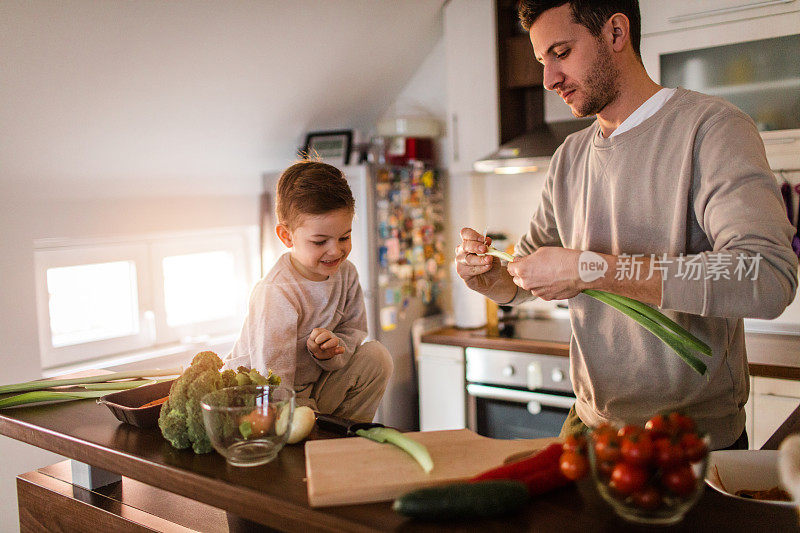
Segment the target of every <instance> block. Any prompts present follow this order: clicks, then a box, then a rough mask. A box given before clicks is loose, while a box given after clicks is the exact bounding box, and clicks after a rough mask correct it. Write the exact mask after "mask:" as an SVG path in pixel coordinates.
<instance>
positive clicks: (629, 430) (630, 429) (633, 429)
mask: <svg viewBox="0 0 800 533" xmlns="http://www.w3.org/2000/svg"><path fill="white" fill-rule="evenodd" d="M642 431H644V430H643V429H642V428H641V427H639V426H634V425H630V424H629V425H627V426H623V427H622V428H621V429H620V430H619V431H618V432H617V436H618V437H619V438H621V439H624V438H625V437H632V436H634V435H638V434H639V433H641V432H642Z"/></svg>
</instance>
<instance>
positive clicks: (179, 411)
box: [158, 352, 280, 453]
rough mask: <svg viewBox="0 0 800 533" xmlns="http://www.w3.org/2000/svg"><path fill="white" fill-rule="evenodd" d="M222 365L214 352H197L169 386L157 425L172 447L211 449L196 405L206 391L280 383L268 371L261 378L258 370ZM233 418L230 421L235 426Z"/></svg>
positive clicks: (200, 409) (202, 451)
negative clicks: (226, 367) (224, 366)
mask: <svg viewBox="0 0 800 533" xmlns="http://www.w3.org/2000/svg"><path fill="white" fill-rule="evenodd" d="M222 366H223V363H222V360H221V359H220V358H219V357H218V356H217V354H215V353H214V352H200V353H198V354H197V355H195V356H194V359H192V364H191V366H190V367H189V368H187V369H186V370H185V371H184V372H183V374H181V376H180V377H179V378H178V379H176V380H175V382H174V383H173V384H172V387H170V391H169V399H168V400H167V401H166V402H164V404H163V405H162V406H161V413H160V415H159V418H158V427H159V428H160V429H161V434H162V435H163V436H164V438H165V439H167V440H168V441H169V443H170V444H171V445H172V446H174V447H175V448H178V449H185V448H188V447H189V446H191V447H192V449H193V450H194V452H195V453H208V452H210V451H211V450H212V449H213V448H212V446H211V441H210V440H209V439H208V435H207V434H206V430H205V425H204V424H203V409H202V407H201V406H200V400H201V399H202V398H203V396H205V395H206V394H208V393H209V392H213V391H216V390H219V389H223V388H226V387H232V386H236V385H250V384H267V383H269V384H270V385H276V384H278V383H280V378H279V377H278V376H275V375H274V374H272V372H271V371H270V372H269V376H268V377H267V378H265V377H264V376H262V375H261V374H260V373H259V372H258V371H256V370H250V369H249V368H245V367H239V369H237V370H238V371H237V372H234V371H233V370H225V371H224V372H220V368H222ZM276 380H277V382H276ZM234 422H235V421H231V422H230V423H231V424H233V425H234V426H235V424H234ZM232 427H233V426H232Z"/></svg>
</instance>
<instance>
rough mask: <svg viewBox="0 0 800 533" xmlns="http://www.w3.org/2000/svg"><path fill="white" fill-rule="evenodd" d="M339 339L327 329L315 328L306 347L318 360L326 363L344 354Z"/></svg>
mask: <svg viewBox="0 0 800 533" xmlns="http://www.w3.org/2000/svg"><path fill="white" fill-rule="evenodd" d="M339 343H340V341H339V337H337V336H336V335H334V334H333V333H332V332H330V331H328V330H327V329H325V328H314V330H313V331H312V332H311V335H309V336H308V340H307V341H306V347H308V351H309V352H311V354H312V355H313V356H314V357H316V358H317V359H319V360H321V361H324V360H325V359H330V358H331V357H335V356H337V355H339V354H342V353H344V347H343V346H339Z"/></svg>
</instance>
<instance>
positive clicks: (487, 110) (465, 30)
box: [444, 0, 500, 179]
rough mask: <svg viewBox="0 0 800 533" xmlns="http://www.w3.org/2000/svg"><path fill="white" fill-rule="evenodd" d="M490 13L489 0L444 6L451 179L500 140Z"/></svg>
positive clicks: (494, 41)
mask: <svg viewBox="0 0 800 533" xmlns="http://www.w3.org/2000/svg"><path fill="white" fill-rule="evenodd" d="M495 17H496V15H495V2H494V1H493V0H451V1H450V2H448V3H447V5H446V6H445V9H444V42H445V60H446V80H447V82H446V83H447V116H448V124H447V138H448V142H449V144H450V149H449V150H448V152H449V161H448V169H449V171H450V175H451V176H453V177H454V178H455V177H456V176H459V175H464V174H470V173H472V164H473V163H474V162H475V161H477V160H478V159H480V158H481V157H484V156H486V155H487V154H488V153H490V152H491V151H493V150H495V149H497V146H498V145H499V139H500V132H499V130H500V126H499V124H500V123H499V118H498V96H497V29H496V24H495ZM455 179H457V178H455Z"/></svg>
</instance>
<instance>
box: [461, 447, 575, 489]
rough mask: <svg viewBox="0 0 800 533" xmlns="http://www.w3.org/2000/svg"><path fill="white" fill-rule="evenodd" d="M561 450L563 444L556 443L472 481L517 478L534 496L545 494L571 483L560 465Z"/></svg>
mask: <svg viewBox="0 0 800 533" xmlns="http://www.w3.org/2000/svg"><path fill="white" fill-rule="evenodd" d="M561 452H562V446H561V444H560V443H554V444H551V445H550V446H548V447H547V448H545V449H544V450H542V451H540V452H538V453H536V454H534V455H532V456H531V457H526V458H525V459H520V460H519V461H515V462H513V463H508V464H505V465H502V466H498V467H497V468H492V469H491V470H487V471H485V472H481V473H480V474H478V475H477V476H475V477H473V478H472V479H471V480H470V481H483V480H487V479H515V480H518V481H522V482H523V483H525V485H526V486H527V487H528V491H529V492H530V493H531V495H532V496H537V495H539V494H544V493H545V492H548V491H550V490H554V489H557V488H559V487H563V486H564V485H567V484H568V483H570V481H569V480H568V479H567V478H566V477H564V475H563V474H562V473H561V470H560V468H559V466H558V463H559V460H560V458H561Z"/></svg>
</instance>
